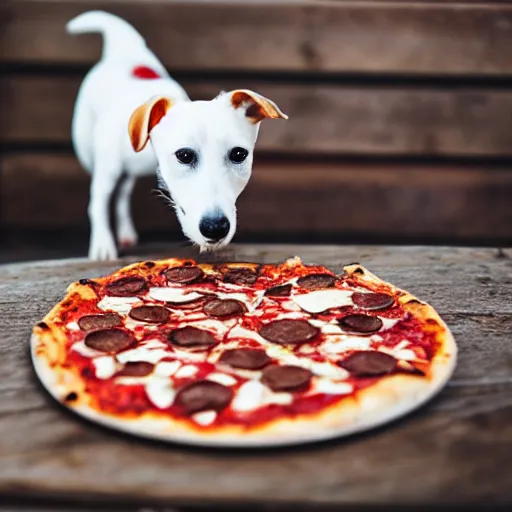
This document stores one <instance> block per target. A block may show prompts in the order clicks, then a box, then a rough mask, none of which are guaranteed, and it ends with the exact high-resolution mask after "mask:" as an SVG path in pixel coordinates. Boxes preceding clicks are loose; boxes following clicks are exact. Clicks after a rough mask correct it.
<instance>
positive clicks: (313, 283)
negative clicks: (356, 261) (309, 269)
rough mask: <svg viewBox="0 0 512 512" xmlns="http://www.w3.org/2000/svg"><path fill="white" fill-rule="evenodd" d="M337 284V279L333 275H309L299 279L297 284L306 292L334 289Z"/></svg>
mask: <svg viewBox="0 0 512 512" xmlns="http://www.w3.org/2000/svg"><path fill="white" fill-rule="evenodd" d="M335 282H336V277H335V276H333V275H331V274H309V275H308V276H303V277H299V279H297V284H298V285H299V286H300V287H301V288H304V289H306V290H319V289H321V288H332V287H333V286H334V283H335Z"/></svg>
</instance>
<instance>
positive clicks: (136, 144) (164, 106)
mask: <svg viewBox="0 0 512 512" xmlns="http://www.w3.org/2000/svg"><path fill="white" fill-rule="evenodd" d="M170 107H171V101H170V100H169V99H168V98H165V97H163V96H160V97H157V98H153V99H151V100H150V101H148V102H146V103H144V105H141V106H140V107H138V108H137V109H135V111H134V112H133V114H132V115H131V117H130V121H129V122H128V132H129V133H130V141H131V143H132V147H133V149H134V150H135V151H136V152H137V153H138V152H139V151H142V150H143V149H144V148H145V147H146V144H147V143H148V140H149V134H150V133H151V130H152V129H153V128H154V127H155V126H156V125H157V124H158V123H159V122H160V121H161V120H162V117H164V116H165V114H166V113H167V111H168V110H169V108H170Z"/></svg>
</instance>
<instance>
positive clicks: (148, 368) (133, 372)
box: [116, 361, 155, 377]
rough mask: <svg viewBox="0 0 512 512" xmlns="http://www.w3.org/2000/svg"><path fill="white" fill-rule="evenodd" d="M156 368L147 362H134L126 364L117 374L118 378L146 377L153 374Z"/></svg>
mask: <svg viewBox="0 0 512 512" xmlns="http://www.w3.org/2000/svg"><path fill="white" fill-rule="evenodd" d="M154 367H155V366H154V365H153V364H151V363H148V362H147V361H132V362H129V363H126V364H125V365H124V368H123V369H122V370H121V371H120V372H117V375H116V377H146V375H149V374H150V373H152V372H153V369H154Z"/></svg>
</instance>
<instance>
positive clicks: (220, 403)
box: [176, 380, 233, 414]
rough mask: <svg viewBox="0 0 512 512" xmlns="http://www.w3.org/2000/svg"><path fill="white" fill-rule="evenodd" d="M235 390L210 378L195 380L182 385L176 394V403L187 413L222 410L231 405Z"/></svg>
mask: <svg viewBox="0 0 512 512" xmlns="http://www.w3.org/2000/svg"><path fill="white" fill-rule="evenodd" d="M232 398H233V391H232V390H231V389H230V388H228V387H226V386H223V385H222V384H219V383H217V382H212V381H208V380H202V381H199V382H193V383H191V384H187V385H186V386H184V387H182V388H181V389H180V390H179V391H178V394H177V396H176V403H177V404H178V405H179V406H181V407H183V408H184V409H185V411H186V412H187V414H194V413H196V412H200V411H207V410H212V411H221V410H222V409H224V408H225V407H227V406H228V405H229V403H230V402H231V400H232Z"/></svg>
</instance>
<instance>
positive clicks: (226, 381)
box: [207, 372, 237, 386]
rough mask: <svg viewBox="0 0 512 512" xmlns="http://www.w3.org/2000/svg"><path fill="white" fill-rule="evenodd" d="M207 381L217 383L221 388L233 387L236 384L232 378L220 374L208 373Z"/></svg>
mask: <svg viewBox="0 0 512 512" xmlns="http://www.w3.org/2000/svg"><path fill="white" fill-rule="evenodd" d="M207 379H208V380H211V381H212V382H218V383H219V384H222V385H223V386H234V385H235V384H236V383H237V380H236V379H235V378H234V377H232V376H231V375H228V374H226V373H221V372H214V373H210V375H208V377H207Z"/></svg>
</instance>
